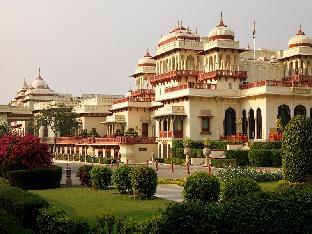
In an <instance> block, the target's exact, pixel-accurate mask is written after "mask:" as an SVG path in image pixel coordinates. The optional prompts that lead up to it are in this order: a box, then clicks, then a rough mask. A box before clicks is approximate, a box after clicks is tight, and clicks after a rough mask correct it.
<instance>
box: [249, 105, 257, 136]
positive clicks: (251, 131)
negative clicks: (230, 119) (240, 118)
mask: <svg viewBox="0 0 312 234" xmlns="http://www.w3.org/2000/svg"><path fill="white" fill-rule="evenodd" d="M248 125H249V129H248V135H249V139H255V112H254V110H253V109H252V108H251V109H250V110H249V112H248Z"/></svg>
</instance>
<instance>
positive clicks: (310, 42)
mask: <svg viewBox="0 0 312 234" xmlns="http://www.w3.org/2000/svg"><path fill="white" fill-rule="evenodd" d="M298 46H308V47H312V38H311V37H309V36H306V35H305V33H304V32H303V31H302V30H301V25H300V28H299V31H298V32H297V34H296V35H295V36H293V37H292V38H291V39H290V40H289V42H288V48H293V47H298Z"/></svg>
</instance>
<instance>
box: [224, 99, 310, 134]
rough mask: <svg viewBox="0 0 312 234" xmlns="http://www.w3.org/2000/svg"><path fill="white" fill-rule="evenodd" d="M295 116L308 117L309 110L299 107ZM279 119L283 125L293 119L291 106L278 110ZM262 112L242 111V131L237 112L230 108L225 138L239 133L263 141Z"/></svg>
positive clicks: (225, 125) (283, 106) (227, 110)
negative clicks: (237, 119) (237, 121)
mask: <svg viewBox="0 0 312 234" xmlns="http://www.w3.org/2000/svg"><path fill="white" fill-rule="evenodd" d="M309 112H310V113H309V117H310V118H312V108H310V110H309ZM293 113H294V114H293V116H296V115H305V116H306V115H307V109H306V107H304V106H303V105H297V106H295V107H294V112H293ZM276 118H277V119H281V121H282V125H283V126H286V124H287V123H288V122H289V121H290V119H291V110H290V108H289V106H287V105H285V104H283V105H280V106H278V108H277V116H276ZM262 119H263V118H262V111H261V108H257V109H256V111H254V110H253V109H252V108H251V109H249V110H245V109H243V110H242V118H241V129H237V128H238V127H239V126H237V123H236V111H235V110H234V109H233V108H232V107H229V108H227V109H226V110H225V113H224V120H223V127H224V136H230V135H235V134H236V133H237V132H239V133H242V134H243V135H247V136H248V138H249V139H262V137H263V133H262V127H263V122H262Z"/></svg>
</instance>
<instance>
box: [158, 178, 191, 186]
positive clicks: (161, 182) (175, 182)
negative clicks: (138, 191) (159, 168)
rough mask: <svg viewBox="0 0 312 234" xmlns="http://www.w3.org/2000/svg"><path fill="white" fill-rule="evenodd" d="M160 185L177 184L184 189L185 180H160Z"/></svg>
mask: <svg viewBox="0 0 312 234" xmlns="http://www.w3.org/2000/svg"><path fill="white" fill-rule="evenodd" d="M157 183H158V184H176V185H179V186H181V187H184V183H185V180H184V179H158V181H157Z"/></svg>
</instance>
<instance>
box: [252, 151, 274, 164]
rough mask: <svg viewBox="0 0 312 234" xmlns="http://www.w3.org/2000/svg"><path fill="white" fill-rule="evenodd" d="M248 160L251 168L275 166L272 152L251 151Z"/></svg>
mask: <svg viewBox="0 0 312 234" xmlns="http://www.w3.org/2000/svg"><path fill="white" fill-rule="evenodd" d="M248 158H249V162H250V165H251V166H256V167H270V166H272V164H273V163H272V153H271V150H258V149H254V150H249V153H248Z"/></svg>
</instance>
